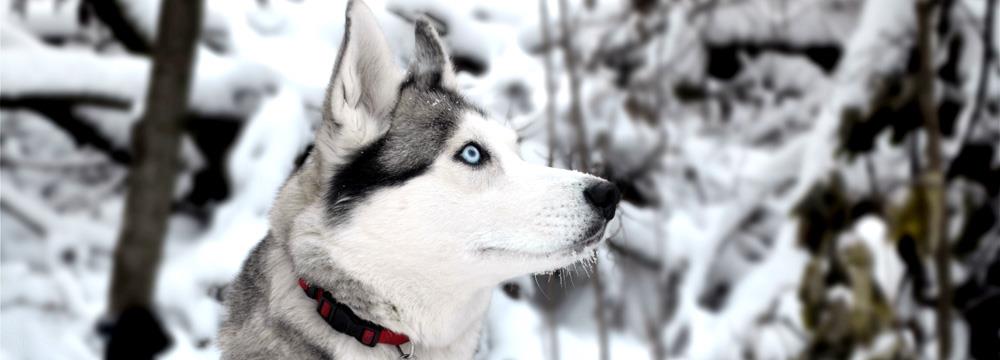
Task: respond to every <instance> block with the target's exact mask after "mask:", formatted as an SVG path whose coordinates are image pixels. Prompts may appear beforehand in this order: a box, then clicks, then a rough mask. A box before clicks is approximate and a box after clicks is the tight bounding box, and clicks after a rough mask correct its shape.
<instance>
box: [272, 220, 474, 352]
mask: <svg viewBox="0 0 1000 360" xmlns="http://www.w3.org/2000/svg"><path fill="white" fill-rule="evenodd" d="M316 206H320V205H318V204H315V205H311V206H308V207H307V209H305V210H304V211H303V212H301V213H300V215H299V216H298V217H296V220H295V222H294V225H293V226H292V228H291V229H290V231H289V233H288V234H287V238H285V239H280V235H279V236H276V237H279V239H278V240H279V242H281V243H282V244H283V246H282V252H283V253H284V254H283V255H284V256H283V257H285V258H286V259H287V261H288V262H289V263H290V264H289V265H290V267H289V269H288V271H287V272H286V273H285V274H283V275H281V276H273V279H272V281H273V282H279V281H280V282H284V283H287V285H288V286H286V285H284V284H282V285H278V286H274V288H280V289H285V288H287V289H286V290H282V291H289V292H291V293H292V294H293V295H294V296H295V297H297V299H294V300H295V301H294V303H295V305H294V306H295V307H297V308H300V309H297V310H296V311H302V312H307V313H309V314H310V315H309V316H312V317H314V318H315V319H316V320H317V321H319V322H320V323H322V320H321V319H320V316H319V315H318V314H316V305H315V302H312V301H310V299H308V298H307V297H306V295H304V294H303V293H302V291H301V289H299V288H298V285H297V279H298V278H299V277H302V278H304V279H306V280H308V281H309V282H310V283H313V284H315V285H316V286H319V287H322V288H324V289H326V290H328V291H329V292H330V293H331V294H332V295H333V297H335V298H336V300H337V301H338V302H340V303H342V304H344V305H346V306H348V307H349V308H350V309H351V310H352V311H354V313H355V314H356V315H358V316H359V317H360V318H362V319H364V320H368V321H370V322H373V323H376V324H379V325H381V326H382V327H384V328H387V329H390V330H392V331H394V332H397V333H401V334H406V335H407V336H409V338H410V340H411V341H412V342H413V343H414V345H416V346H417V347H418V349H419V348H424V347H426V348H452V349H451V350H452V351H458V353H463V352H467V354H466V355H462V356H464V357H471V356H472V353H473V352H474V351H475V347H476V345H477V344H478V338H479V333H480V330H481V325H482V319H483V317H484V316H485V314H486V310H487V308H488V307H489V302H490V296H491V294H492V291H491V287H488V286H485V287H484V286H478V287H477V286H469V285H467V284H462V283H456V282H448V281H447V280H446V279H447V278H444V277H437V276H435V277H428V276H422V275H419V274H415V273H412V272H406V271H399V270H392V267H391V266H386V264H377V263H372V262H370V261H366V260H365V259H358V258H355V257H352V256H350V254H344V255H343V256H336V257H331V256H330V255H329V254H326V253H316V252H317V251H319V250H316V249H320V248H321V247H317V246H306V244H307V243H309V242H313V244H315V243H318V242H327V243H329V242H331V241H337V240H338V239H334V238H332V237H331V236H332V234H330V230H329V229H328V228H327V226H326V225H325V222H324V221H323V212H322V211H320V210H321V209H318V208H317V209H314V208H313V207H316ZM311 252H312V253H311ZM272 297H273V296H272ZM279 298H280V299H285V298H287V296H285V295H282V296H280V297H279ZM283 307H284V306H282V308H283ZM311 323H313V324H315V322H311ZM322 326H326V324H325V323H322ZM326 327H327V328H326V329H323V330H324V331H328V332H332V331H333V330H332V329H329V327H328V326H326ZM340 335H342V334H340ZM351 340H352V341H353V338H352V339H351ZM460 349H461V350H460ZM424 351H425V352H426V351H427V350H424ZM452 351H448V352H449V353H450V352H452Z"/></svg>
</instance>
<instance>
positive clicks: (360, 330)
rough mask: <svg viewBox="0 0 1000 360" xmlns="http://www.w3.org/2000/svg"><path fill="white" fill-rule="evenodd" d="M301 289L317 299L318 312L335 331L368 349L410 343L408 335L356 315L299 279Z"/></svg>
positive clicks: (345, 306)
mask: <svg viewBox="0 0 1000 360" xmlns="http://www.w3.org/2000/svg"><path fill="white" fill-rule="evenodd" d="M299 287H301V288H302V290H303V291H305V292H306V295H308V296H309V297H310V298H312V299H315V300H316V303H317V304H319V305H318V306H317V307H316V312H318V313H319V315H320V316H321V317H323V320H324V321H326V323H327V324H329V325H330V327H332V328H333V329H334V330H337V331H339V332H341V333H344V334H346V335H349V336H351V337H354V338H355V339H357V340H358V342H360V343H362V344H364V345H365V346H368V347H374V346H375V345H377V344H388V345H396V346H399V345H402V344H405V343H408V342H410V338H409V337H407V336H406V335H403V334H399V333H396V332H393V331H392V330H389V329H386V328H383V327H382V326H380V325H378V324H375V323H372V322H370V321H367V320H364V319H362V318H359V317H358V316H357V315H354V312H353V311H351V308H349V307H347V305H344V304H341V303H339V302H337V300H334V299H333V295H332V294H330V292H329V291H326V290H323V288H321V287H318V286H313V285H309V283H308V282H306V280H305V279H303V278H299Z"/></svg>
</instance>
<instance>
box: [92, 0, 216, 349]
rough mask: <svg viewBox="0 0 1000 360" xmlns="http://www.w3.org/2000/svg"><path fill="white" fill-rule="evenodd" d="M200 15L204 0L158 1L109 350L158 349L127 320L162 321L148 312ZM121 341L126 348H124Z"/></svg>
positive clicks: (118, 254)
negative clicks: (140, 338) (139, 338)
mask: <svg viewBox="0 0 1000 360" xmlns="http://www.w3.org/2000/svg"><path fill="white" fill-rule="evenodd" d="M201 20H202V3H201V1H200V0H165V1H163V2H162V4H161V8H160V17H159V30H158V31H157V35H156V43H155V45H154V47H153V69H152V74H151V81H150V89H149V91H148V93H147V94H148V95H147V98H146V108H145V111H144V113H143V116H142V119H141V120H140V122H139V123H138V124H137V125H136V126H135V128H134V129H133V133H132V147H133V151H134V155H135V156H134V159H133V162H132V165H131V168H130V172H129V180H128V185H129V190H128V195H127V198H126V201H125V211H124V213H123V218H122V228H121V232H120V233H119V236H118V245H117V247H116V248H115V253H114V269H113V272H112V276H111V293H110V294H109V297H110V308H109V311H108V312H109V315H110V316H111V317H112V318H114V319H116V320H115V321H116V322H117V324H115V325H114V330H112V334H111V341H110V343H109V349H108V353H107V357H108V358H118V357H121V358H125V357H131V358H144V357H147V356H149V357H151V356H152V355H153V354H155V352H158V351H159V350H160V349H148V348H147V349H141V347H143V346H138V345H136V344H134V343H133V344H128V343H125V342H124V340H122V338H123V337H125V338H128V337H133V338H134V336H135V334H136V333H135V331H134V329H124V328H123V327H144V328H145V329H146V330H149V328H153V327H157V326H158V324H155V317H151V316H146V315H150V314H152V311H150V309H151V308H152V296H153V289H154V284H155V281H156V271H157V268H158V265H159V263H160V254H161V252H162V248H163V239H164V237H165V236H166V229H167V220H168V217H169V215H170V207H171V201H172V198H173V193H174V178H175V176H176V169H177V167H178V162H179V159H178V156H177V153H178V147H179V144H180V132H181V129H182V126H183V120H184V114H185V113H186V109H187V105H188V94H189V91H190V84H191V74H192V63H193V61H194V52H195V44H196V40H197V37H198V35H199V32H200V30H201ZM133 309H141V310H140V311H139V313H141V314H142V315H141V316H138V317H137V318H135V319H126V317H127V314H135V312H134V311H132V310H133ZM137 319H141V320H137ZM126 325H128V326H126ZM140 331H141V330H140ZM116 346H117V347H116ZM164 346H165V345H164ZM123 347H125V348H128V351H124V350H122V348H123ZM150 352H151V353H150Z"/></svg>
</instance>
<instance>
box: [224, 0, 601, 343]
mask: <svg viewBox="0 0 1000 360" xmlns="http://www.w3.org/2000/svg"><path fill="white" fill-rule="evenodd" d="M346 27H347V28H346V30H345V34H344V39H343V42H342V44H341V48H340V55H339V57H338V59H337V62H336V65H335V67H334V73H333V77H332V79H331V81H330V85H329V87H328V89H327V99H326V104H325V106H324V109H323V111H324V113H323V116H324V119H323V124H322V125H321V126H320V128H319V129H318V131H317V134H316V141H315V147H314V149H313V150H312V152H311V153H310V154H309V156H308V158H307V159H306V161H305V163H304V164H303V166H302V167H301V168H300V169H299V170H298V171H297V172H296V173H295V174H293V175H292V177H291V178H290V179H289V180H288V182H287V183H286V184H285V185H284V187H283V188H282V189H281V191H280V193H279V194H278V197H277V200H276V202H275V204H274V208H273V209H272V210H271V214H270V221H271V230H270V232H269V235H268V236H267V237H266V238H265V239H264V240H263V241H262V242H261V243H260V244H258V245H257V247H256V248H255V249H254V250H253V252H252V253H251V254H250V256H249V258H247V260H246V262H245V264H244V266H243V270H242V271H241V273H240V274H239V275H238V277H237V278H236V279H235V281H234V283H233V284H232V285H231V286H230V289H229V290H228V291H227V293H226V303H227V309H228V317H227V319H226V320H225V322H224V323H223V325H222V329H221V330H220V334H219V342H220V345H221V348H222V352H223V356H222V357H223V359H379V358H384V359H395V358H398V357H399V353H398V352H397V350H396V349H395V348H394V347H391V346H386V345H378V346H375V347H373V348H369V347H366V346H364V345H362V344H360V343H358V342H357V341H356V340H355V339H354V338H352V337H349V336H347V335H344V334H341V333H338V332H336V331H335V330H333V329H331V328H330V327H329V326H328V325H327V324H326V323H325V322H324V321H323V320H322V319H321V318H320V317H319V315H318V314H317V313H316V310H315V309H316V304H315V302H313V301H312V300H311V299H309V298H307V297H306V296H305V295H304V294H303V293H302V291H301V290H300V289H299V288H298V285H297V283H296V279H297V278H299V277H302V278H305V279H307V280H308V281H310V282H312V283H314V284H316V285H318V286H321V287H323V288H326V289H327V290H329V291H330V292H331V293H332V294H333V295H334V296H335V297H336V298H337V300H338V301H339V302H341V303H343V304H345V305H347V306H349V307H350V308H351V309H353V310H354V312H355V313H356V314H357V315H358V316H360V317H361V318H364V319H367V320H369V321H372V322H375V323H377V324H380V325H382V326H384V327H386V328H388V329H392V330H394V331H396V332H399V333H404V334H406V335H408V336H409V338H410V339H411V342H412V343H413V345H414V346H415V352H416V354H417V356H419V357H420V358H424V359H469V358H471V357H472V356H473V354H474V353H475V351H476V346H477V344H478V338H479V333H480V327H481V324H482V321H483V317H484V315H485V313H486V310H487V307H488V306H489V302H490V296H491V293H492V291H491V290H492V289H493V288H494V287H495V286H496V285H497V284H498V283H500V282H501V281H504V280H506V279H510V278H512V277H515V276H519V275H523V274H528V273H534V272H540V271H547V270H552V269H556V268H560V267H563V266H566V265H569V264H571V263H573V262H575V261H578V260H580V259H581V258H585V257H587V256H589V254H590V253H591V252H592V250H593V248H594V247H595V246H596V244H597V243H598V242H599V241H600V239H601V237H602V236H603V233H604V227H605V225H606V223H607V221H608V219H609V218H610V217H611V216H613V214H614V208H615V205H616V204H617V201H618V199H619V197H620V196H619V194H618V192H617V190H616V189H615V188H614V186H613V185H611V184H609V183H608V182H606V181H604V180H601V179H599V178H596V177H593V176H590V175H586V174H582V173H578V172H573V171H567V170H558V169H553V168H548V167H544V166H540V165H534V164H529V163H527V162H525V161H523V160H522V159H521V158H520V156H519V154H518V146H517V141H516V136H515V134H514V133H513V132H512V131H510V130H509V129H507V128H505V127H503V126H501V125H499V124H498V123H496V122H494V121H490V120H488V117H487V115H486V114H485V113H484V112H483V111H482V110H480V109H478V108H477V107H475V106H474V105H472V104H470V103H468V102H467V101H466V100H465V99H464V98H462V96H460V95H459V94H457V93H456V84H455V74H454V72H453V70H452V65H451V62H450V60H449V58H448V55H447V52H446V50H445V47H444V46H443V43H442V41H441V40H440V39H439V37H438V35H437V33H436V32H435V30H434V28H433V27H432V26H431V25H430V23H429V22H427V21H425V20H419V21H417V23H416V29H415V36H416V46H415V54H414V56H413V60H412V62H411V65H410V68H409V70H408V72H407V73H406V74H404V73H403V71H402V70H401V69H399V68H398V67H397V66H396V65H395V63H394V62H393V57H392V54H391V52H390V50H389V46H388V45H387V43H386V40H385V38H384V36H383V35H382V31H381V29H380V28H379V25H378V23H377V22H376V20H375V18H374V16H373V15H372V13H371V10H369V9H368V7H367V6H366V5H365V4H364V3H363V2H361V1H352V2H351V3H350V4H348V7H347V25H346ZM470 144H471V145H474V146H476V147H477V149H479V150H481V151H480V154H481V158H480V161H479V162H478V163H477V164H475V165H471V164H469V163H467V162H465V161H463V158H462V157H461V156H460V155H461V153H460V152H461V151H462V150H463V149H464V148H465V147H466V146H469V145H470Z"/></svg>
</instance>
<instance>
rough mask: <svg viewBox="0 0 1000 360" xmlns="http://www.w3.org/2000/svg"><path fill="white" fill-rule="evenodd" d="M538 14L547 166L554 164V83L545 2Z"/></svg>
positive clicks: (546, 5) (547, 7)
mask: <svg viewBox="0 0 1000 360" xmlns="http://www.w3.org/2000/svg"><path fill="white" fill-rule="evenodd" d="M538 7H539V12H540V13H541V28H542V43H543V46H542V47H543V50H542V58H543V59H544V60H545V61H544V62H543V63H544V65H545V94H546V95H547V99H548V100H546V102H545V117H546V125H547V129H548V143H549V155H548V166H550V167H551V166H552V165H553V164H554V163H555V156H556V83H555V80H554V79H553V76H552V71H553V70H552V57H551V56H550V52H551V50H552V34H551V33H550V31H549V5H548V2H547V1H546V0H538Z"/></svg>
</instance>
